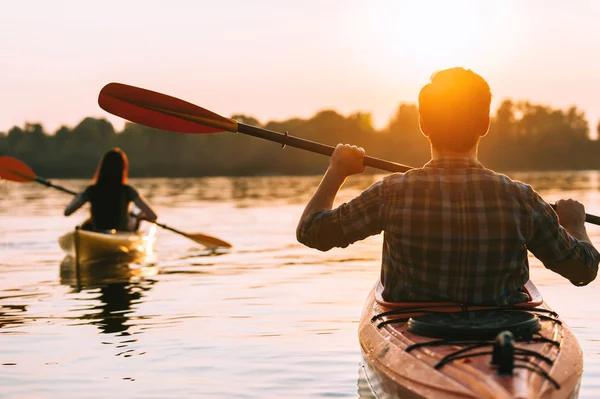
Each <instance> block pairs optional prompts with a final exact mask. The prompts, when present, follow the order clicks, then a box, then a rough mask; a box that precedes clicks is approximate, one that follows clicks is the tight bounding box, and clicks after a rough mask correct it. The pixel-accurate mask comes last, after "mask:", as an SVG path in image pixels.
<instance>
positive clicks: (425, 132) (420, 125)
mask: <svg viewBox="0 0 600 399" xmlns="http://www.w3.org/2000/svg"><path fill="white" fill-rule="evenodd" d="M419 127H420V128H421V133H423V136H425V137H429V133H428V131H427V127H426V126H425V122H424V121H423V117H422V116H421V115H419Z"/></svg>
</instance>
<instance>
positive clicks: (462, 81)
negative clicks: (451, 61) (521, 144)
mask: <svg viewBox="0 0 600 399" xmlns="http://www.w3.org/2000/svg"><path fill="white" fill-rule="evenodd" d="M491 101H492V93H491V91H490V86H489V85H488V84H487V82H486V81H485V80H484V79H483V78H482V77H481V76H479V75H477V74H476V73H475V72H473V71H471V70H470V69H464V68H461V67H457V68H450V69H445V70H442V71H439V72H436V73H434V74H433V75H431V79H430V83H428V84H426V85H425V86H424V87H423V88H422V89H421V92H420V93H419V117H420V123H421V130H422V131H423V133H424V134H425V135H426V136H428V137H429V140H430V141H431V144H432V145H433V147H435V148H439V149H449V150H453V151H458V152H461V151H468V150H470V149H471V148H473V146H475V144H476V143H477V141H478V140H479V137H481V136H484V135H485V134H486V133H487V130H488V127H489V118H490V103H491Z"/></svg>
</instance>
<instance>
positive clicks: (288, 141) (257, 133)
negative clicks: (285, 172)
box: [238, 123, 412, 172]
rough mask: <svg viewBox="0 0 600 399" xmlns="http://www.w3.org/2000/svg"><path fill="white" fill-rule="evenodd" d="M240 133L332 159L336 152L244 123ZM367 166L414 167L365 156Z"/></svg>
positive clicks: (389, 169) (387, 168) (403, 169)
mask: <svg viewBox="0 0 600 399" xmlns="http://www.w3.org/2000/svg"><path fill="white" fill-rule="evenodd" d="M238 132H239V133H243V134H247V135H249V136H254V137H258V138H261V139H265V140H269V141H274V142H276V143H279V144H282V145H288V146H290V147H294V148H300V149H302V150H306V151H310V152H315V153H317V154H321V155H326V156H328V157H330V156H331V155H332V154H333V151H334V150H335V147H332V146H329V145H325V144H321V143H317V142H314V141H310V140H306V139H301V138H299V137H294V136H290V135H288V134H284V133H279V132H275V131H273V130H268V129H263V128H260V127H256V126H251V125H246V124H244V123H238ZM363 164H364V165H365V166H371V167H373V168H377V169H381V170H385V171H387V172H406V171H408V170H410V169H412V167H410V166H407V165H402V164H399V163H396V162H390V161H386V160H384V159H380V158H375V157H370V156H365V160H364V162H363Z"/></svg>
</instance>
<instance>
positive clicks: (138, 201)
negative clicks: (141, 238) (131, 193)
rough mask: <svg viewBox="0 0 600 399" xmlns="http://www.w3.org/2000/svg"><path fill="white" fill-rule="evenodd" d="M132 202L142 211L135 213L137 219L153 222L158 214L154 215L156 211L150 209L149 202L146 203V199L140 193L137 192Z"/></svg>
mask: <svg viewBox="0 0 600 399" xmlns="http://www.w3.org/2000/svg"><path fill="white" fill-rule="evenodd" d="M133 203H134V204H135V205H136V206H137V207H138V208H140V210H141V211H142V213H140V214H139V215H137V218H138V219H144V220H149V221H151V222H154V221H156V219H158V216H156V213H155V212H154V211H153V210H152V208H151V207H150V204H148V201H146V199H145V198H144V197H143V196H142V194H139V193H138V195H137V196H136V197H135V199H134V200H133Z"/></svg>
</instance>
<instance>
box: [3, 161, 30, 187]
mask: <svg viewBox="0 0 600 399" xmlns="http://www.w3.org/2000/svg"><path fill="white" fill-rule="evenodd" d="M0 178H2V179H5V180H10V181H14V182H19V183H29V182H31V181H33V180H35V178H36V175H35V173H33V170H31V168H30V167H29V166H27V164H26V163H25V162H23V161H20V160H18V159H17V158H13V157H7V156H3V157H0Z"/></svg>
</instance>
